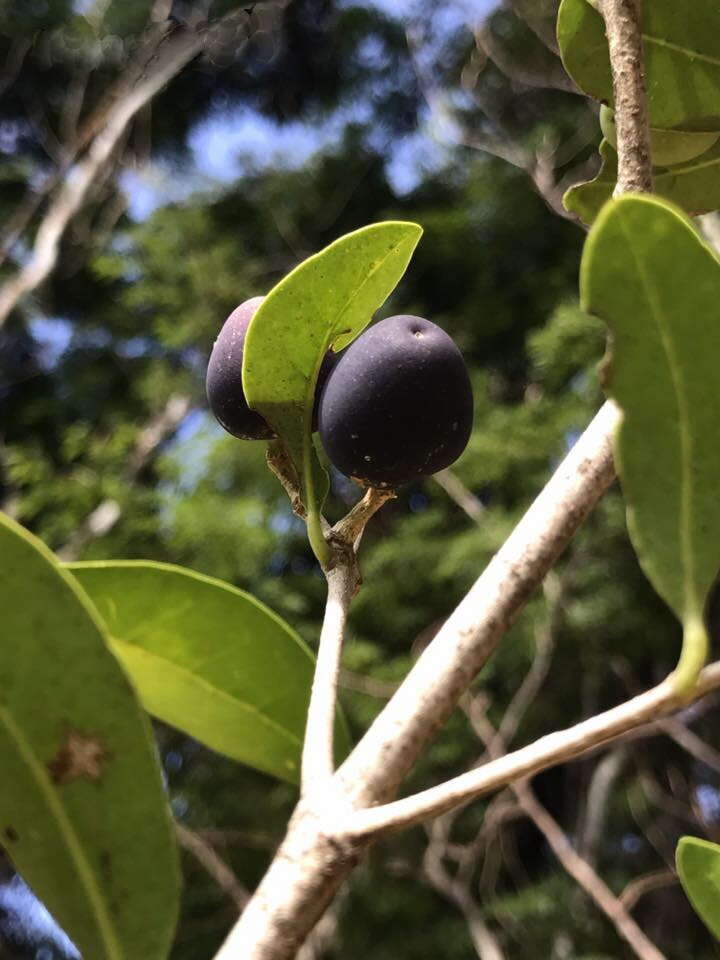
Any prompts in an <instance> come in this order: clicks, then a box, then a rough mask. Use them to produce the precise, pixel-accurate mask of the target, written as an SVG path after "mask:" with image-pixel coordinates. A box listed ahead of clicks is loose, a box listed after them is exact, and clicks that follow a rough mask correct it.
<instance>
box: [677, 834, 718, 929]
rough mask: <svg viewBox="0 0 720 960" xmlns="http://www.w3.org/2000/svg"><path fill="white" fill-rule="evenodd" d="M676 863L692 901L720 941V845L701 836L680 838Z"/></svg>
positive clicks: (689, 898)
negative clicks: (702, 838) (700, 837)
mask: <svg viewBox="0 0 720 960" xmlns="http://www.w3.org/2000/svg"><path fill="white" fill-rule="evenodd" d="M675 862H676V864H677V871H678V875H679V876H680V882H681V883H682V885H683V889H684V890H685V893H686V894H687V897H688V900H689V901H690V903H691V904H692V905H693V907H694V908H695V912H696V913H697V915H698V916H699V917H700V918H701V919H702V920H703V922H704V923H705V925H706V926H707V928H708V929H709V930H710V932H711V933H713V934H714V935H715V937H717V939H718V940H720V847H719V846H718V845H717V844H716V843H710V842H709V841H708V840H700V839H698V838H697V837H680V842H679V843H678V846H677V851H676V852H675Z"/></svg>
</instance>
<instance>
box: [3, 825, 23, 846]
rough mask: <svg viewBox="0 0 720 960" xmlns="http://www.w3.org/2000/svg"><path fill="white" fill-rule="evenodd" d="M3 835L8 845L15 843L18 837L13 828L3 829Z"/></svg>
mask: <svg viewBox="0 0 720 960" xmlns="http://www.w3.org/2000/svg"><path fill="white" fill-rule="evenodd" d="M3 835H4V837H5V839H6V840H7V841H8V843H17V842H18V840H19V839H20V837H19V836H18V832H17V830H16V829H15V827H5V829H4V830H3Z"/></svg>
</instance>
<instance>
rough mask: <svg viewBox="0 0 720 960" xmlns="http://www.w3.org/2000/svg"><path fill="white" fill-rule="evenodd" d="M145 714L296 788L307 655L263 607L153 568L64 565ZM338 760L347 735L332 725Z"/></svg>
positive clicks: (182, 573)
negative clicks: (99, 620) (97, 616)
mask: <svg viewBox="0 0 720 960" xmlns="http://www.w3.org/2000/svg"><path fill="white" fill-rule="evenodd" d="M70 569H71V570H72V572H73V574H74V575H75V576H76V577H77V578H78V580H79V581H80V583H81V584H82V585H83V587H84V588H85V589H86V590H87V592H88V593H89V594H90V596H91V597H92V599H93V601H94V603H95V604H96V606H97V608H98V610H100V612H101V614H102V615H103V617H105V620H106V622H107V624H108V629H109V632H110V635H111V645H112V648H113V650H114V651H115V652H116V653H117V655H118V657H119V658H120V660H121V661H122V663H123V665H124V666H125V668H126V670H127V672H128V674H129V675H130V677H131V678H132V680H133V682H134V683H135V686H136V688H137V690H138V692H139V694H140V698H141V700H142V702H143V704H144V706H145V707H146V709H147V710H148V711H149V712H150V713H152V714H153V715H154V716H156V717H159V718H160V719H161V720H164V721H165V722H166V723H170V724H172V725H173V726H175V727H178V728H179V729H180V730H184V731H185V732H186V733H189V734H190V735H191V736H192V737H195V739H197V740H199V741H200V742H201V743H204V744H206V745H207V746H209V747H211V748H212V749H213V750H217V751H218V752H219V753H224V754H226V755H227V756H229V757H232V758H233V759H235V760H240V761H242V762H243V763H247V764H249V765H250V766H252V767H255V768H256V769H258V770H263V771H265V772H266V773H270V774H273V775H274V776H277V777H280V778H281V779H283V780H289V781H290V782H293V783H295V782H297V779H298V775H299V765H300V750H301V744H302V737H303V731H304V729H305V715H306V712H307V705H308V701H309V697H310V685H311V683H312V674H313V666H314V661H313V656H312V654H311V653H310V651H309V650H308V648H307V647H306V646H305V644H304V643H303V642H302V640H300V638H299V637H298V636H297V634H296V633H295V632H294V631H293V630H292V629H291V628H290V627H289V626H288V625H287V624H286V623H285V621H284V620H282V619H281V618H280V617H278V616H277V615H276V614H274V613H273V612H272V611H271V610H269V609H268V608H267V607H265V606H264V605H263V604H262V603H260V602H259V601H258V600H256V599H255V598H254V597H251V596H250V595H249V594H247V593H243V592H242V591H241V590H238V589H237V588H236V587H232V586H230V585H229V584H227V583H223V582H222V581H220V580H213V579H211V578H210V577H204V576H202V575H201V574H199V573H194V572H192V571H190V570H185V569H183V568H181V567H174V566H170V565H168V564H161V563H146V562H135V561H125V562H122V561H118V562H97V563H76V564H71V565H70ZM338 740H339V749H340V751H341V752H343V753H345V752H347V734H346V732H345V728H344V726H343V725H342V724H341V723H339V724H338Z"/></svg>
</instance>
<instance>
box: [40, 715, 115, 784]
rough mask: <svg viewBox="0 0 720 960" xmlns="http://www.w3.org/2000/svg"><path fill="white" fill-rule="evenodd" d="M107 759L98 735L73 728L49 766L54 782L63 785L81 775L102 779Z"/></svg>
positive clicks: (95, 779)
mask: <svg viewBox="0 0 720 960" xmlns="http://www.w3.org/2000/svg"><path fill="white" fill-rule="evenodd" d="M107 760H108V754H107V751H106V750H105V747H104V745H103V743H102V741H101V740H100V739H99V738H98V737H97V736H95V735H92V734H85V733H82V731H80V730H73V729H71V730H69V731H68V733H67V734H66V735H65V738H64V742H63V744H62V745H61V747H60V749H59V750H58V752H57V753H56V754H55V756H54V757H53V759H52V760H51V761H50V762H49V763H48V765H47V766H48V771H49V772H50V776H51V777H52V779H53V782H54V783H56V784H58V785H59V786H63V785H64V784H66V783H71V782H72V781H73V780H79V779H80V778H81V777H85V778H86V779H88V780H94V781H96V782H97V781H99V780H102V776H103V771H104V768H105V764H106V762H107Z"/></svg>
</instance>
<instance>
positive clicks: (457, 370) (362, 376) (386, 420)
mask: <svg viewBox="0 0 720 960" xmlns="http://www.w3.org/2000/svg"><path fill="white" fill-rule="evenodd" d="M472 420H473V398H472V389H471V387H470V378H469V376H468V372H467V368H466V366H465V361H464V360H463V358H462V354H461V353H460V351H459V350H458V348H457V347H456V346H455V344H454V343H453V341H452V340H451V339H450V337H449V336H448V335H447V334H446V333H445V331H444V330H441V329H440V327H438V326H436V325H435V324H434V323H430V321H429V320H424V319H422V318H421V317H410V316H397V317H388V318H387V320H382V321H380V323H376V324H375V325H374V326H372V327H370V328H369V329H368V330H366V331H365V332H364V333H363V334H362V335H361V336H360V337H358V339H357V340H355V341H354V342H353V343H351V344H350V346H349V347H348V348H347V349H346V350H345V352H344V353H343V354H342V356H340V358H339V359H338V361H337V363H336V364H335V367H334V368H333V370H332V372H331V374H330V376H329V377H328V380H327V383H326V385H325V388H324V390H323V392H322V394H321V397H320V413H319V430H320V439H321V440H322V443H323V446H324V448H325V451H326V453H327V455H328V457H329V458H330V460H331V462H332V463H333V464H334V466H336V467H337V469H338V470H340V471H341V472H342V473H344V474H346V475H347V476H349V477H354V478H355V479H357V480H360V481H361V482H363V483H365V484H367V485H369V486H374V487H396V486H400V485H401V484H404V483H409V482H410V481H412V480H415V479H417V478H418V477H422V476H427V475H428V474H432V473H436V472H437V471H438V470H442V469H443V468H444V467H448V466H450V464H451V463H453V462H454V461H455V460H457V458H458V457H459V456H460V454H461V453H462V452H463V450H464V449H465V447H466V446H467V442H468V439H469V438H470V432H471V430H472Z"/></svg>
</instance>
